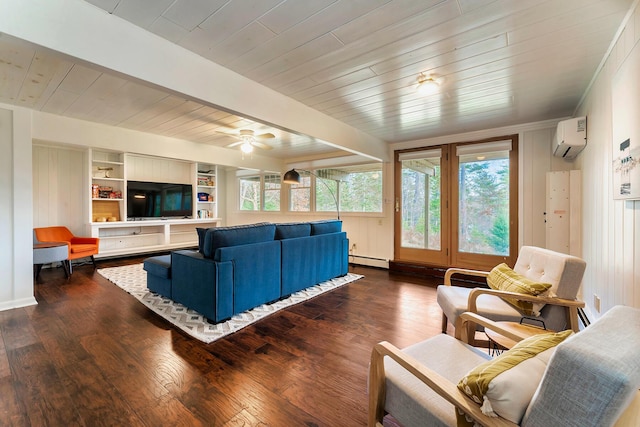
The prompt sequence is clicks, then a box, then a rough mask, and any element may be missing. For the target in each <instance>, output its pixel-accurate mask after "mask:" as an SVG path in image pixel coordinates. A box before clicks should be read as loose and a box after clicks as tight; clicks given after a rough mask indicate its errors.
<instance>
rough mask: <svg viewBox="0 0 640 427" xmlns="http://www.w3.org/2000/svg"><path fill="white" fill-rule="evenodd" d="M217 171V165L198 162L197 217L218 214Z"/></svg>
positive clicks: (211, 216) (203, 217)
mask: <svg viewBox="0 0 640 427" xmlns="http://www.w3.org/2000/svg"><path fill="white" fill-rule="evenodd" d="M217 171H218V167H217V166H216V165H210V164H205V163H197V170H196V218H200V219H209V218H216V217H217V216H218V192H217V186H216V178H217Z"/></svg>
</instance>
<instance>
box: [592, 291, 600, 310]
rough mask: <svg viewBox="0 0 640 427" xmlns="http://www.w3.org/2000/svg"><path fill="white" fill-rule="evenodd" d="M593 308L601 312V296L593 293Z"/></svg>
mask: <svg viewBox="0 0 640 427" xmlns="http://www.w3.org/2000/svg"><path fill="white" fill-rule="evenodd" d="M593 308H594V309H595V310H596V311H597V312H598V313H600V297H599V296H598V295H596V294H593Z"/></svg>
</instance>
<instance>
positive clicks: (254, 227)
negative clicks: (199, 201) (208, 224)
mask: <svg viewBox="0 0 640 427" xmlns="http://www.w3.org/2000/svg"><path fill="white" fill-rule="evenodd" d="M275 233H276V225H275V224H268V223H260V224H249V225H237V226H232V227H214V228H210V229H208V230H207V234H206V235H205V238H204V253H203V254H204V256H205V257H207V258H213V256H214V255H215V253H216V249H218V248H224V247H227V246H238V245H248V244H251V243H260V242H269V241H271V240H274V236H275Z"/></svg>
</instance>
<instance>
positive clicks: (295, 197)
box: [289, 171, 311, 212]
mask: <svg viewBox="0 0 640 427" xmlns="http://www.w3.org/2000/svg"><path fill="white" fill-rule="evenodd" d="M289 210H290V211H292V212H310V211H311V176H310V175H309V174H308V173H307V172H303V171H300V184H291V187H290V188H289Z"/></svg>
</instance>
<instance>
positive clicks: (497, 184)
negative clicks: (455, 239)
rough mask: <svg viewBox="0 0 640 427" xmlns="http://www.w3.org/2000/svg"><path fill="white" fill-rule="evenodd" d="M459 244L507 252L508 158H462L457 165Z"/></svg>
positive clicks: (467, 248)
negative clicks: (473, 159)
mask: <svg viewBox="0 0 640 427" xmlns="http://www.w3.org/2000/svg"><path fill="white" fill-rule="evenodd" d="M459 183H460V199H459V247H460V250H461V251H463V252H472V253H480V254H496V255H508V253H509V223H508V217H509V160H508V159H496V160H487V161H477V162H465V163H461V164H460V169H459Z"/></svg>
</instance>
